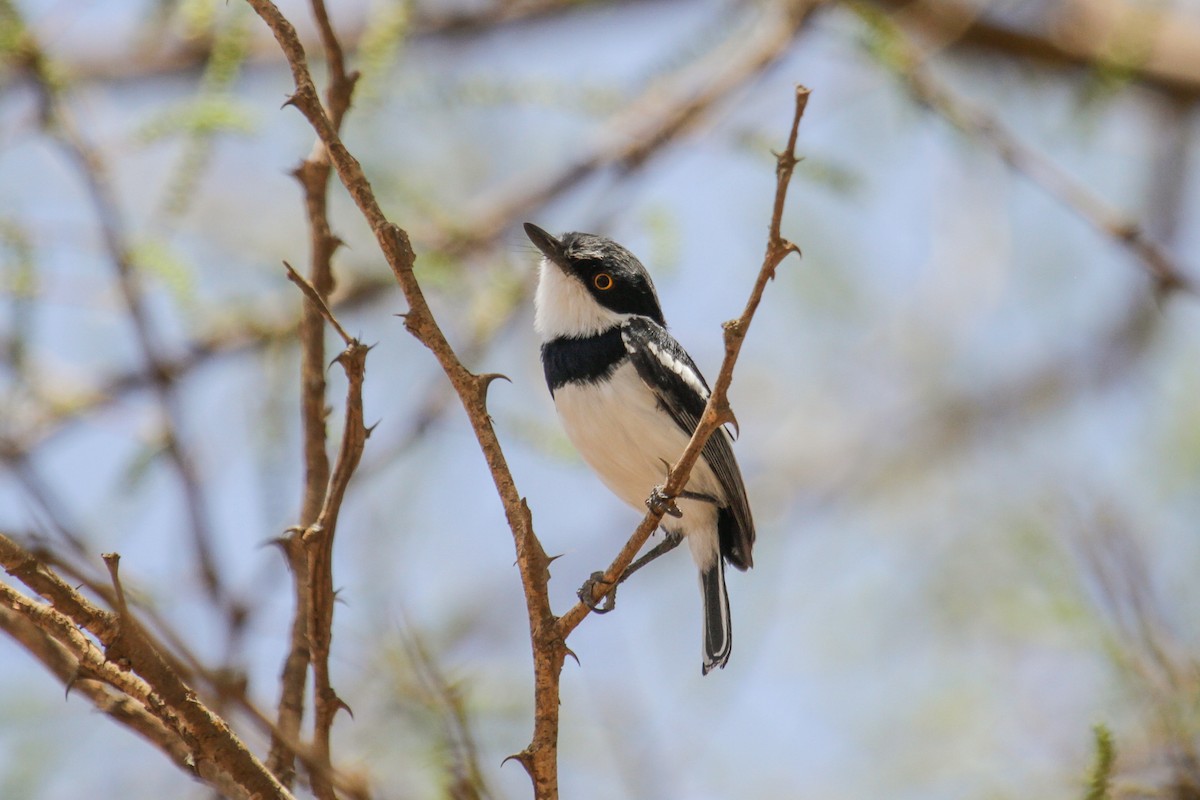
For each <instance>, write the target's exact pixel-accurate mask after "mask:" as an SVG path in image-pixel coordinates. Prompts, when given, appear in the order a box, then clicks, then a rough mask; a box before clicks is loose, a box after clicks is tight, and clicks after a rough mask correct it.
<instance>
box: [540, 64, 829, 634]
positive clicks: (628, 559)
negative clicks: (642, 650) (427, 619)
mask: <svg viewBox="0 0 1200 800" xmlns="http://www.w3.org/2000/svg"><path fill="white" fill-rule="evenodd" d="M808 95H809V90H808V89H806V88H805V87H803V86H797V87H796V111H795V115H794V116H793V118H792V128H791V132H790V133H789V134H788V141H787V147H786V148H785V149H784V150H783V151H782V152H780V153H779V155H778V156H777V160H776V166H775V175H776V183H775V203H774V208H773V210H772V213H771V228H770V234H769V236H768V238H767V250H766V255H765V256H764V257H763V264H762V268H761V269H760V270H759V273H758V278H757V279H756V280H755V282H754V287H753V289H751V291H750V297H749V299H748V300H747V301H746V307H745V309H744V310H743V311H742V315H741V316H740V317H738V318H737V319H734V320H730V321H728V322H726V323H725V324H724V325H723V326H722V327H723V328H724V330H725V337H724V338H725V358H724V360H723V361H722V362H721V370H720V372H719V373H718V374H717V380H716V382H715V383H714V384H713V387H712V394H711V395H710V396H709V398H708V404H707V405H706V406H705V408H704V415H703V416H702V417H701V418H700V424H699V425H697V426H696V430H695V432H694V433H693V434H692V438H691V441H689V442H688V446H687V449H686V450H684V451H683V455H681V456H680V457H679V460H678V461H676V462H675V464H674V465H673V466H672V467H671V470H670V472H669V473H668V475H667V480H666V483H665V484H664V485H663V493H664V494H666V495H667V496H668V497H675V496H677V495H678V494H679V493H680V492H682V491H683V488H684V487H685V486H687V482H688V478H689V477H690V476H691V472H692V467H693V466H694V465H695V463H696V461H697V460H698V459H699V458H700V453H701V452H702V451H703V450H704V445H705V444H706V443H707V442H708V440H709V438H710V437H711V436H712V435H713V433H714V432H716V430H717V428H719V427H721V426H722V425H726V424H730V423H733V424H736V421H735V419H734V416H733V411H732V410H731V409H730V408H729V400H728V397H727V393H728V391H729V385H730V383H731V382H732V380H733V369H734V366H735V365H736V364H737V359H738V355H739V354H740V353H741V350H742V342H743V341H744V340H745V338H746V332H747V331H748V330H749V329H750V322H751V320H753V318H754V313H755V311H757V310H758V305H759V303H760V302H761V301H762V296H763V292H764V291H765V290H766V287H767V281H769V280H772V279H773V278H774V277H775V269H776V268H777V267H778V266H779V264H780V263H781V262H782V261H783V260H784V259H785V258H787V256H788V255H789V254H790V253H796V254H799V253H800V248H798V247H797V246H796V245H794V244H792V243H791V242H789V241H788V240H787V239H785V238H784V237H783V235H782V233H781V232H780V226H781V224H782V220H783V208H784V203H785V201H786V200H787V189H788V184H789V183H790V181H791V178H792V171H793V170H794V169H795V167H796V163H797V158H796V137H797V135H798V133H799V128H800V120H801V118H802V117H803V116H804V109H805V107H806V106H807V105H808ZM662 516H663V512H662V511H655V510H653V509H651V510H650V511H649V512H647V514H646V516H645V517H644V518H643V519H642V522H641V524H640V525H638V527H637V530H635V531H634V533H633V536H631V537H630V538H629V541H628V542H626V543H625V546H624V547H623V548H622V549H621V552H620V553H619V554H618V555H617V557H616V558H615V559H614V560H613V562H612V563H611V564H610V565H609V567H608V569H606V570H605V571H604V577H603V579H602V580H598V581H596V582H595V583H594V584H593V586H592V598H591V599H592V602H591V604H590V606H591V607H594V606H595V604H596V603H597V602H599V601H600V600H601V599H602V598H603V596H604V594H605V593H606V591H607V590H608V588H610V587H612V586H614V585H615V584H616V582H617V581H618V579H619V578H620V577H621V575H623V574H624V573H625V570H626V569H627V568H628V567H629V565H630V564H631V563H632V562H633V559H634V557H635V556H636V555H637V554H638V552H639V551H641V549H642V547H643V546H645V544H646V541H647V540H648V539H649V538H650V535H651V534H653V533H654V531H655V530H657V529H658V525H659V523H660V522H661V521H662ZM590 610H591V608H590V607H589V604H587V603H584V602H582V601H580V602H579V603H576V604H575V605H574V606H573V607H572V608H571V609H570V610H569V611H568V612H567V613H566V614H563V616H562V617H561V618H560V619H559V620H558V628H559V631H560V632H561V635H562V637H563V638H564V639H565V638H566V637H567V636H569V635H570V633H571V631H573V630H575V628H576V627H578V626H579V623H580V622H582V621H583V619H584V618H585V617H586V616H587V615H588V613H589V612H590Z"/></svg>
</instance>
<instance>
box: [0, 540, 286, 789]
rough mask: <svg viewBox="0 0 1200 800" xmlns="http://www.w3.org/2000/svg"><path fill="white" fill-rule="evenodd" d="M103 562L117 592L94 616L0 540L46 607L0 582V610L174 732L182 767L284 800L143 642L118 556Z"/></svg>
mask: <svg viewBox="0 0 1200 800" xmlns="http://www.w3.org/2000/svg"><path fill="white" fill-rule="evenodd" d="M105 560H106V563H108V564H109V569H110V571H111V575H112V578H113V588H114V590H115V592H116V595H115V596H116V599H117V606H118V612H117V613H116V614H112V613H111V612H104V611H102V610H101V609H99V608H98V607H97V606H96V605H95V604H94V603H92V602H91V601H90V600H88V599H87V598H85V597H84V596H83V595H81V594H79V593H78V592H77V591H76V590H75V589H73V588H72V587H70V586H69V585H67V584H66V583H65V582H64V581H63V580H62V579H61V578H59V577H58V576H57V575H55V574H54V572H53V571H52V570H51V569H49V568H48V567H47V566H46V565H45V564H43V563H41V562H40V561H39V560H38V559H37V558H36V557H34V556H33V554H32V553H29V552H28V551H26V550H25V549H24V548H22V547H20V545H18V544H17V543H16V542H14V541H13V540H12V539H10V538H8V537H6V536H2V535H0V563H2V564H3V566H4V568H5V571H6V572H8V573H9V574H11V575H13V576H14V577H17V578H18V579H19V580H21V581H22V582H23V583H25V585H26V586H28V587H29V588H30V589H32V590H33V591H35V592H37V593H38V594H39V595H41V596H43V597H45V599H47V600H48V601H50V602H51V603H52V604H53V606H48V605H40V604H37V603H34V602H32V601H30V600H29V599H28V598H26V597H24V596H23V595H21V594H19V593H17V592H16V591H15V590H13V589H12V588H11V587H9V586H7V585H6V584H3V583H0V603H2V604H3V606H4V607H5V608H7V609H10V610H12V611H15V612H17V613H19V614H20V615H21V616H23V617H24V618H25V619H27V620H29V621H30V622H31V623H32V624H34V625H35V626H36V627H38V628H39V629H40V630H42V631H43V632H45V633H46V634H47V635H48V636H50V637H52V638H53V639H54V640H55V641H57V642H59V643H60V644H62V645H64V646H65V647H66V648H67V649H68V650H69V651H70V653H71V655H72V657H74V658H75V659H76V661H77V662H78V665H79V670H80V673H79V674H80V675H83V676H86V677H89V678H94V679H96V680H100V681H102V682H104V683H106V684H108V685H109V686H111V687H113V688H114V689H116V690H118V691H120V692H123V693H124V694H125V695H127V696H129V697H130V698H132V699H133V700H135V701H137V702H138V703H140V704H141V705H142V706H143V707H144V708H145V709H146V710H147V712H148V713H150V714H151V715H153V716H154V717H155V718H157V719H158V720H159V721H160V722H161V723H163V725H165V726H166V727H167V728H168V729H169V730H171V731H172V732H174V733H175V734H176V735H177V736H178V737H179V738H180V740H181V741H182V742H184V743H185V744H186V745H187V747H188V749H189V753H190V758H189V759H188V760H187V761H186V763H185V766H186V767H187V769H188V771H189V772H194V774H197V775H198V776H199V777H200V778H201V779H202V780H204V781H206V782H208V783H210V784H212V785H214V786H220V785H222V784H223V782H224V780H225V779H228V780H229V781H232V782H234V783H236V784H237V785H238V786H240V787H242V789H243V790H244V791H245V794H247V795H253V794H255V793H258V795H259V796H260V797H263V798H290V797H291V794H290V793H289V792H287V790H285V789H284V788H283V787H282V786H280V785H279V784H278V782H276V781H275V779H274V778H273V777H272V776H271V774H270V773H269V772H267V771H266V769H265V768H264V767H263V766H262V764H261V763H260V762H259V761H258V760H257V759H256V758H255V757H254V756H253V755H252V754H251V753H250V751H249V750H248V749H246V746H245V745H244V744H243V743H242V742H241V740H240V739H239V738H238V737H237V736H236V735H235V734H234V733H233V732H232V731H231V730H230V729H229V727H228V725H226V724H225V722H224V721H223V720H222V719H220V717H218V716H217V715H215V714H213V713H212V711H210V710H209V709H208V708H207V707H206V706H205V705H204V704H203V703H202V702H200V700H199V698H198V697H197V696H196V694H195V692H194V691H193V690H192V689H191V687H189V686H188V685H187V684H186V683H185V682H184V681H183V679H182V678H181V677H180V676H179V673H178V671H177V670H176V669H175V668H174V666H173V665H172V663H171V661H170V660H169V659H168V658H167V657H166V656H165V655H164V654H163V653H162V651H161V650H160V648H159V647H158V646H156V645H155V643H154V642H153V640H152V639H151V638H150V637H149V636H148V635H146V633H145V632H144V630H143V629H142V627H141V625H140V623H138V622H137V620H136V619H135V618H134V617H133V615H132V614H130V613H129V609H128V607H127V605H126V604H125V602H124V591H123V589H122V588H121V585H120V582H119V579H118V575H117V569H116V561H117V557H116V556H111V555H110V556H106V559H105ZM81 627H82V628H84V629H85V630H87V631H88V632H89V633H92V634H93V635H94V636H96V639H97V640H98V641H99V646H98V645H97V644H96V643H95V642H93V641H92V640H91V639H89V638H87V636H85V635H84V633H83V632H82V631H81V630H80V628H81ZM101 646H102V647H101ZM89 696H90V695H89ZM220 776H225V777H224V778H222V777H220Z"/></svg>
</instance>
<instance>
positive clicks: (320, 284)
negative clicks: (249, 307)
mask: <svg viewBox="0 0 1200 800" xmlns="http://www.w3.org/2000/svg"><path fill="white" fill-rule="evenodd" d="M313 14H314V16H315V17H316V20H317V26H318V29H319V31H320V34H321V41H322V42H323V43H324V46H325V52H326V62H327V65H328V72H329V86H328V89H327V93H326V96H327V98H328V104H329V107H330V109H331V115H332V122H333V126H334V128H335V129H339V128H340V127H341V120H342V117H343V116H344V115H345V112H346V110H347V109H348V108H349V107H350V98H351V95H352V93H353V91H354V84H355V82H356V81H357V78H358V75H357V74H347V73H346V68H345V60H344V58H343V55H342V49H341V46H340V45H339V44H338V41H337V36H336V35H335V34H334V31H333V28H332V25H331V23H330V21H329V15H328V14H327V13H326V10H325V6H324V3H322V2H321V1H320V0H314V2H313ZM329 174H330V166H329V158H328V156H327V155H326V153H325V148H324V146H323V145H322V144H321V142H320V140H318V141H317V143H316V145H315V146H314V147H313V151H312V153H311V154H310V155H309V156H308V158H306V159H304V161H303V162H301V164H300V166H299V167H297V168H296V170H295V171H294V172H293V175H294V176H295V178H296V180H297V181H299V183H300V186H301V188H302V189H303V192H304V208H305V215H306V218H307V220H308V229H309V253H310V255H309V264H310V267H309V280H308V281H304V280H303V279H301V278H300V276H299V274H298V273H296V272H295V271H294V270H293V269H292V267H291V266H290V265H288V264H286V262H285V266H286V267H287V270H288V277H289V279H290V280H292V282H293V283H295V284H296V285H297V286H298V287H300V289H301V290H302V291H303V292H304V293H305V295H306V296H307V297H308V301H309V302H306V303H304V304H303V307H302V309H301V317H300V329H299V339H300V351H301V365H300V383H301V386H300V409H301V413H300V417H301V425H302V427H303V431H304V435H303V446H304V491H303V496H302V499H301V504H300V518H299V524H298V526H297V527H296V528H295V529H294V531H295V532H293V533H291V534H289V535H286V536H284V537H283V538H282V539H281V540H280V544H281V546H282V548H283V551H284V554H285V557H286V558H287V563H288V567H289V569H290V571H291V574H292V581H293V595H294V597H295V603H296V609H295V614H294V616H293V619H292V630H291V638H290V644H289V648H288V654H287V657H286V658H285V659H284V666H283V672H282V674H281V675H280V694H279V705H278V711H277V724H276V729H277V731H278V732H277V733H273V734H272V737H271V750H270V755H269V757H268V759H267V763H268V765H269V767H270V769H271V771H272V772H273V773H275V774H276V775H279V776H280V780H281V781H282V782H283V783H284V785H286V786H291V783H292V780H293V777H294V772H295V759H294V758H293V756H292V753H291V752H290V750H289V749H288V747H287V745H286V741H289V740H295V739H296V738H297V737H298V735H299V732H300V724H301V720H302V718H303V715H304V688H305V684H306V682H307V676H308V666H309V664H310V663H312V664H313V668H314V671H315V673H316V672H319V674H320V676H321V677H323V678H324V679H325V683H324V684H323V685H322V684H320V683H318V684H316V685H315V686H314V693H315V694H316V695H317V696H318V697H321V696H326V697H328V696H330V695H333V689H332V687H330V686H329V685H328V664H327V663H325V664H321V665H318V664H317V661H316V659H319V658H321V657H324V658H326V659H327V658H328V648H327V647H326V648H323V649H317V648H314V643H315V642H316V641H317V639H318V638H319V639H321V641H323V642H328V640H329V636H330V633H329V631H324V632H314V631H312V630H311V629H310V627H309V626H310V624H311V622H312V621H313V620H314V619H324V615H323V614H322V613H319V609H325V608H328V609H329V619H330V621H331V620H332V605H333V597H332V594H331V595H330V596H329V597H328V598H321V599H317V598H315V597H314V595H313V592H314V590H315V589H317V588H318V587H329V588H330V591H332V584H333V579H332V576H330V577H328V578H322V579H321V580H319V581H314V580H313V570H314V569H331V568H332V559H331V558H320V559H318V560H317V561H315V562H314V561H313V559H312V558H311V557H310V555H311V547H309V546H308V545H307V544H306V543H305V542H304V541H303V540H302V536H301V532H304V531H312V530H316V528H314V526H316V525H317V524H318V523H319V519H318V518H319V516H320V515H321V514H322V507H323V505H324V503H325V500H326V496H327V493H328V491H329V455H328V453H327V452H326V449H325V448H326V431H325V415H326V413H327V412H326V396H325V393H326V383H325V322H326V321H328V322H329V324H330V325H332V326H333V327H334V329H335V330H336V331H337V332H338V334H339V335H340V336H341V337H342V340H343V341H344V342H345V343H346V345H347V347H350V346H351V344H352V342H351V338H350V337H349V336H348V335H347V334H346V332H345V330H344V329H342V327H341V325H340V324H338V322H337V320H336V318H334V316H333V314H332V313H331V312H330V310H329V307H328V304H327V303H328V299H329V296H330V294H331V293H332V292H333V289H334V285H335V282H334V275H333V254H334V252H335V251H336V250H337V248H338V246H339V245H340V244H341V240H340V239H338V238H337V237H336V236H334V235H333V232H332V229H331V226H330V224H329V213H328V212H329V205H328V187H329ZM359 386H360V387H361V379H360V382H359ZM358 406H359V409H360V412H361V399H360V400H359V402H358ZM359 416H360V419H359V424H360V425H361V413H360V415H359ZM364 438H365V435H364ZM355 460H356V461H357V457H356V459H355ZM347 479H348V476H347ZM321 530H322V531H323V532H322V533H321V534H320V535H321V536H324V537H327V538H328V539H329V540H330V545H332V538H333V529H332V528H329V529H327V530H325V529H321ZM316 722H317V725H318V727H317V730H316V736H315V740H314V741H315V743H316V750H317V754H316V760H317V761H318V762H319V768H318V769H317V770H316V771H314V773H313V775H312V780H313V781H314V786H313V789H314V792H315V793H316V794H317V796H318V797H319V798H322V800H324V798H327V797H330V796H331V795H332V789H331V788H330V784H329V780H328V777H327V776H328V774H329V771H330V769H331V768H332V765H331V762H330V758H329V731H330V726H331V725H332V723H333V714H332V713H321V714H318V715H317V719H316Z"/></svg>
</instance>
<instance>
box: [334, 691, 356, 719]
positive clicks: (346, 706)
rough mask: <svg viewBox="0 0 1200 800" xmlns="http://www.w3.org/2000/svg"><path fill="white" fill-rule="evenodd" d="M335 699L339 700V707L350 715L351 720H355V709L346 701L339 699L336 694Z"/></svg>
mask: <svg viewBox="0 0 1200 800" xmlns="http://www.w3.org/2000/svg"><path fill="white" fill-rule="evenodd" d="M334 698H335V699H336V700H337V707H338V708H340V709H343V710H345V712H346V713H347V714H349V715H350V719H354V709H353V708H351V707H350V705H349V704H348V703H347V702H346V701H345V700H343V699H342V698H340V697H338V696H337V695H336V694H335V695H334Z"/></svg>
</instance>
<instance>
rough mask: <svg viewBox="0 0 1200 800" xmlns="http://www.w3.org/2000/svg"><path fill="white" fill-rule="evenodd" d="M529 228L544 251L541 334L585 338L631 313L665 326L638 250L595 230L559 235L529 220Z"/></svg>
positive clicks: (537, 322)
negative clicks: (629, 248) (600, 234)
mask: <svg viewBox="0 0 1200 800" xmlns="http://www.w3.org/2000/svg"><path fill="white" fill-rule="evenodd" d="M525 233H526V234H527V235H528V236H529V239H530V241H532V242H533V243H534V245H536V246H537V249H538V250H541V251H542V255H544V256H545V258H544V259H543V260H542V265H541V271H540V273H539V275H538V288H537V295H536V296H535V298H534V305H535V308H536V313H535V315H534V327H535V328H536V329H537V332H538V333H539V334H540V335H541V337H542V339H543V340H545V341H549V340H551V339H555V338H558V337H560V336H567V337H574V338H582V337H586V336H594V335H595V334H597V333H603V332H604V331H606V330H608V329H610V328H612V327H614V326H617V325H620V324H621V323H622V322H624V321H625V320H626V319H628V318H630V317H632V316H642V317H648V318H650V319H652V320H654V321H655V322H657V323H658V324H659V325H664V326H665V323H664V322H663V315H662V308H661V307H660V306H659V304H658V295H657V294H655V292H654V282H653V281H651V280H650V273H649V272H647V271H646V268H645V267H643V266H642V262H640V261H638V260H637V257H636V256H634V254H633V253H631V252H629V251H628V250H626V249H625V248H624V247H622V246H621V245H619V244H617V243H616V242H614V241H613V240H612V239H606V238H605V237H603V236H596V235H595V234H592V233H564V234H563V235H562V236H561V237H559V238H555V237H554V236H551V235H550V234H549V233H546V231H544V230H542V229H541V228H539V227H538V226H536V225H534V224H532V223H530V222H526V223H525Z"/></svg>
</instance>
